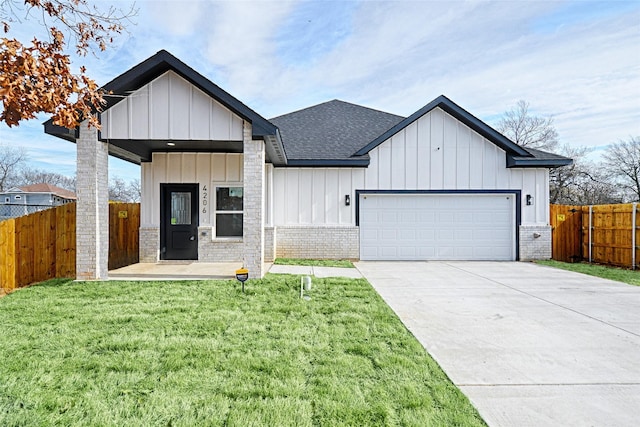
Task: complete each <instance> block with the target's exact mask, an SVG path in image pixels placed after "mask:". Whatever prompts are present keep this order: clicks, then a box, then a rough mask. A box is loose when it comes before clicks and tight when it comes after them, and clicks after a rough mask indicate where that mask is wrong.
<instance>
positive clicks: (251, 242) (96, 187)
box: [45, 51, 286, 280]
mask: <svg viewBox="0 0 640 427" xmlns="http://www.w3.org/2000/svg"><path fill="white" fill-rule="evenodd" d="M104 89H105V91H106V92H107V93H108V94H107V95H105V99H106V100H107V105H106V106H105V108H104V111H102V112H101V113H100V121H101V126H102V127H101V129H100V130H97V129H94V128H89V127H88V126H87V125H86V124H85V123H83V124H82V125H81V126H80V127H79V128H78V129H76V130H75V131H73V130H68V129H63V128H60V127H58V126H55V125H54V124H53V123H52V122H51V121H49V122H47V123H46V124H45V132H47V133H49V134H52V135H55V136H58V137H60V138H64V139H67V140H69V141H72V142H75V143H76V144H77V153H78V155H77V164H78V172H77V177H78V178H77V181H78V183H77V194H78V217H77V228H76V229H77V233H76V234H77V257H76V266H77V268H76V277H77V278H78V279H81V280H104V279H107V278H108V277H109V276H110V275H112V274H113V275H115V277H118V275H119V274H121V272H118V271H112V272H109V271H108V267H107V264H108V263H107V259H108V252H109V241H108V219H107V217H106V215H105V212H107V205H108V191H107V183H108V162H107V159H108V156H109V155H113V156H116V157H118V158H121V159H123V160H126V161H129V162H132V163H135V164H139V165H141V166H142V173H141V184H142V201H141V212H140V217H141V223H140V260H141V261H142V262H143V263H149V265H150V266H147V267H145V266H144V265H142V264H140V265H138V267H135V268H134V267H131V270H128V271H126V272H125V273H123V274H128V275H131V277H136V276H145V275H147V276H152V277H153V276H155V275H160V276H161V275H164V274H165V272H166V273H167V274H168V273H170V272H171V270H173V271H174V273H176V272H178V271H181V270H183V273H182V274H178V276H191V277H214V276H227V273H219V272H218V271H223V270H219V268H223V269H226V268H227V267H222V265H221V264H219V263H220V262H221V263H223V264H226V263H230V266H229V267H228V268H229V271H230V272H229V273H228V274H233V272H234V271H235V269H236V268H238V267H239V266H244V267H245V268H247V269H248V270H249V274H250V277H252V278H259V277H262V276H263V275H264V273H265V271H266V270H265V265H264V263H265V261H266V260H268V259H269V257H270V256H271V255H270V253H272V252H273V251H269V250H267V258H266V259H265V224H266V218H265V216H266V211H267V206H266V203H265V193H266V188H267V183H266V180H267V174H268V172H267V170H269V168H270V167H271V165H273V164H283V163H286V158H285V156H284V149H283V148H282V143H281V141H280V137H279V135H278V132H277V128H275V126H274V125H273V124H271V123H270V122H269V121H267V120H266V119H264V118H263V117H261V116H260V115H258V114H257V113H255V112H254V111H253V110H251V109H250V108H248V107H247V106H246V105H244V104H243V103H241V102H240V101H239V100H237V99H235V98H234V97H232V96H231V95H230V94H228V93H227V92H225V91H224V90H222V89H221V88H220V87H218V86H217V85H215V84H214V83H212V82H211V81H209V80H208V79H206V78H205V77H203V76H202V75H200V74H198V73H197V72H195V71H194V70H193V69H191V68H190V67H188V66H187V65H186V64H184V63H182V62H181V61H179V60H178V59H177V58H175V57H174V56H172V55H171V54H169V53H168V52H166V51H160V52H158V53H157V54H156V55H154V56H153V57H151V58H149V59H148V60H146V61H144V62H142V63H141V64H139V65H137V66H135V67H133V68H132V69H130V70H129V71H127V72H125V73H124V74H122V75H120V76H118V77H116V78H115V79H114V80H112V81H111V82H109V83H108V84H106V85H105V86H104ZM268 233H269V231H268V230H267V234H268ZM266 239H267V240H272V239H269V236H267V238H266ZM198 261H200V262H201V263H202V264H201V265H200V263H198ZM231 264H232V265H233V266H231ZM212 265H214V266H215V268H212V267H211V266H212ZM151 266H155V267H151ZM169 266H171V267H169ZM152 270H153V271H154V272H153V273H149V271H152ZM224 271H226V270H224ZM121 277H122V276H121Z"/></svg>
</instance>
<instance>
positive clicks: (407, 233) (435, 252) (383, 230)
mask: <svg viewBox="0 0 640 427" xmlns="http://www.w3.org/2000/svg"><path fill="white" fill-rule="evenodd" d="M359 225H360V245H361V258H362V259H363V260H375V259H379V260H394V259H398V260H401V259H407V260H430V259H433V260H456V259H460V260H467V259H469V260H471V259H478V260H514V259H515V196H514V195H497V194H489V195H487V194H401V195H398V194H394V195H386V194H385V195H366V197H364V196H363V197H362V198H361V200H360V223H359Z"/></svg>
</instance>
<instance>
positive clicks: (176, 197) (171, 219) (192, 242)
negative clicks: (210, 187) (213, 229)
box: [160, 184, 198, 260]
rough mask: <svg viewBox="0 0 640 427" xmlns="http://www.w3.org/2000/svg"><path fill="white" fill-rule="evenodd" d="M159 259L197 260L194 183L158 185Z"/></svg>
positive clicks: (196, 216) (196, 219)
mask: <svg viewBox="0 0 640 427" xmlns="http://www.w3.org/2000/svg"><path fill="white" fill-rule="evenodd" d="M160 259H193V260H197V259H198V184H160Z"/></svg>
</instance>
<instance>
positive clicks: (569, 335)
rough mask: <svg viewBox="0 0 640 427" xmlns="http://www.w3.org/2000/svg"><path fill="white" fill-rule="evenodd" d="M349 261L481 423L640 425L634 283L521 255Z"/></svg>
mask: <svg viewBox="0 0 640 427" xmlns="http://www.w3.org/2000/svg"><path fill="white" fill-rule="evenodd" d="M357 267H358V269H359V270H360V272H361V273H362V274H363V275H364V276H365V277H366V278H367V280H369V282H370V283H371V284H372V285H373V286H374V288H375V289H376V290H377V291H378V293H379V294H380V295H381V296H382V297H383V298H384V299H385V301H386V302H387V303H388V304H389V305H390V306H391V308H392V309H393V310H394V311H395V312H396V313H397V315H398V316H399V317H400V319H402V321H403V322H404V324H405V325H406V326H407V328H408V329H409V330H410V331H411V332H412V333H413V334H414V335H415V336H416V338H417V339H418V340H419V341H420V342H421V343H422V344H423V345H424V347H425V348H426V349H427V351H428V352H429V353H430V354H431V355H432V356H433V357H434V358H435V359H436V360H437V361H438V363H439V364H440V366H441V367H442V368H443V369H444V370H445V372H446V373H447V374H448V375H449V378H451V380H452V381H453V382H454V383H455V384H456V385H457V386H458V387H459V388H460V389H461V390H462V391H463V393H465V394H466V395H467V396H468V397H469V399H470V400H471V402H472V403H473V404H474V406H475V407H476V408H477V409H478V411H479V412H480V414H481V415H482V417H483V418H484V419H485V421H486V422H487V423H488V424H489V425H490V426H518V427H521V426H633V425H639V424H640V287H636V286H631V285H625V284H622V283H617V282H612V281H608V280H603V279H598V278H595V277H591V276H586V275H582V274H577V273H572V272H568V271H563V270H557V269H553V268H550V267H543V266H539V265H536V264H531V263H520V262H359V263H357Z"/></svg>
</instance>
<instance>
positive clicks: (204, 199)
mask: <svg viewBox="0 0 640 427" xmlns="http://www.w3.org/2000/svg"><path fill="white" fill-rule="evenodd" d="M208 195H209V193H208V191H207V186H206V185H203V186H202V213H207V204H208V203H209V199H208V198H207V196H208Z"/></svg>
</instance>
